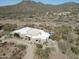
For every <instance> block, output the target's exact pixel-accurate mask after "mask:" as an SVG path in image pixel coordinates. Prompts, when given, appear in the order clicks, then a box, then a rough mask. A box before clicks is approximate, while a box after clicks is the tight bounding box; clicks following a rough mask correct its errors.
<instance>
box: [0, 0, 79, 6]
mask: <svg viewBox="0 0 79 59" xmlns="http://www.w3.org/2000/svg"><path fill="white" fill-rule="evenodd" d="M21 1H22V0H0V6H6V5H13V4H17V3H19V2H21ZM34 1H37V2H39V1H40V2H42V3H45V4H61V3H65V2H77V3H79V0H34Z"/></svg>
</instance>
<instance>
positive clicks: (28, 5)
mask: <svg viewBox="0 0 79 59" xmlns="http://www.w3.org/2000/svg"><path fill="white" fill-rule="evenodd" d="M78 10H79V3H75V2H68V3H64V4H60V5H46V4H43V3H41V2H35V1H22V2H20V3H19V4H16V5H11V6H4V7H0V14H30V13H31V14H35V13H44V12H47V11H55V12H60V11H77V12H79V11H78Z"/></svg>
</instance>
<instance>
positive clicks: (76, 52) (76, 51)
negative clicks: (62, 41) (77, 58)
mask: <svg viewBox="0 0 79 59" xmlns="http://www.w3.org/2000/svg"><path fill="white" fill-rule="evenodd" d="M71 50H72V52H73V53H75V54H76V55H79V48H78V47H71Z"/></svg>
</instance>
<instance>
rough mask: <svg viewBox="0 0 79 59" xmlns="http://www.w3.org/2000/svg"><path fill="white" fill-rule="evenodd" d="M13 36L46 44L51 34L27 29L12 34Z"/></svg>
mask: <svg viewBox="0 0 79 59" xmlns="http://www.w3.org/2000/svg"><path fill="white" fill-rule="evenodd" d="M11 34H12V36H17V37H21V38H23V39H24V40H28V41H31V42H33V43H44V42H46V41H47V40H48V39H49V36H50V34H49V33H47V32H45V31H43V30H40V29H35V28H30V27H25V28H22V29H19V30H15V31H13V32H11Z"/></svg>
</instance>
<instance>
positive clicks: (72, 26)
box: [0, 1, 79, 59]
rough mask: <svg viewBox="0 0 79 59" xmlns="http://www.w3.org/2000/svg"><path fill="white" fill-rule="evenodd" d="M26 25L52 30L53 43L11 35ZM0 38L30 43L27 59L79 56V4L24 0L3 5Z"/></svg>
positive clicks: (0, 13) (0, 9) (1, 8)
mask: <svg viewBox="0 0 79 59" xmlns="http://www.w3.org/2000/svg"><path fill="white" fill-rule="evenodd" d="M23 27H33V28H38V29H42V30H44V31H47V32H49V33H50V34H51V36H50V40H49V42H48V43H46V44H44V45H39V44H29V43H27V42H26V41H23V40H20V39H16V38H11V37H10V35H9V33H10V32H12V31H13V30H16V29H20V28H23ZM52 33H54V34H53V35H52ZM4 37H5V38H4ZM0 41H1V42H2V41H9V42H15V43H20V44H25V45H28V47H27V49H26V52H27V53H26V54H25V56H24V57H23V59H25V58H28V59H31V58H32V59H46V58H47V59H79V3H74V2H69V3H64V4H60V5H46V4H42V3H39V2H38V3H37V2H34V1H31V2H30V1H22V2H20V3H19V4H17V5H11V6H4V7H0ZM32 48H33V49H32ZM0 49H2V48H1V47H0ZM28 55H31V56H30V57H28Z"/></svg>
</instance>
